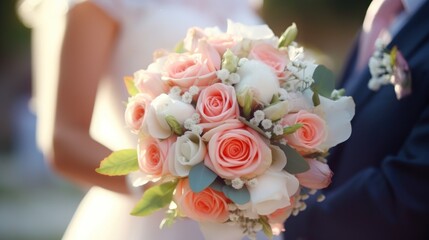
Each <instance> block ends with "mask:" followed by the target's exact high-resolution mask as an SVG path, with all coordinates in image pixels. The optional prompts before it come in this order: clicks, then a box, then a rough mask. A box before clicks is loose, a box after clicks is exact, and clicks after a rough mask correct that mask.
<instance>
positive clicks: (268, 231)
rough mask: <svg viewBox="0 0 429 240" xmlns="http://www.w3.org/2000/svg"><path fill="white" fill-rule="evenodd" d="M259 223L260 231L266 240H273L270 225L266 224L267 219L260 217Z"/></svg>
mask: <svg viewBox="0 0 429 240" xmlns="http://www.w3.org/2000/svg"><path fill="white" fill-rule="evenodd" d="M259 223H260V224H261V225H262V231H263V232H264V234H265V236H267V237H268V239H273V230H272V229H271V225H270V224H269V223H268V218H267V217H260V218H259Z"/></svg>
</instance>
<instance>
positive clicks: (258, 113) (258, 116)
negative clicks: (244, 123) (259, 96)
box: [254, 110, 265, 122]
mask: <svg viewBox="0 0 429 240" xmlns="http://www.w3.org/2000/svg"><path fill="white" fill-rule="evenodd" d="M254 118H255V119H256V121H258V122H261V121H262V120H264V118H265V113H264V111H262V110H257V111H255V113H254Z"/></svg>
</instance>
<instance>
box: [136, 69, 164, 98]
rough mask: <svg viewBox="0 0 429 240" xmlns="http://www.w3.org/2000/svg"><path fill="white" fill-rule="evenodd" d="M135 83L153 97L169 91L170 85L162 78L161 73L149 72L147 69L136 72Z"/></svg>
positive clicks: (143, 91)
mask: <svg viewBox="0 0 429 240" xmlns="http://www.w3.org/2000/svg"><path fill="white" fill-rule="evenodd" d="M134 84H135V86H136V88H137V89H138V90H139V91H140V92H142V93H145V94H147V95H149V96H150V97H151V98H152V99H154V98H155V97H157V96H158V95H160V94H162V93H168V91H169V90H170V87H169V86H168V85H167V83H166V82H164V81H162V80H161V74H160V73H153V72H148V71H146V70H140V71H137V72H135V73H134Z"/></svg>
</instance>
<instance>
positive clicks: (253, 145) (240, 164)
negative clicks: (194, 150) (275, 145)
mask: <svg viewBox="0 0 429 240" xmlns="http://www.w3.org/2000/svg"><path fill="white" fill-rule="evenodd" d="M203 139H204V140H207V141H208V145H207V146H208V154H207V155H206V158H205V160H204V163H205V164H206V166H207V167H209V168H210V169H211V170H213V171H214V172H215V173H216V174H217V175H219V176H220V177H222V178H226V179H234V178H237V177H245V178H252V177H255V176H258V175H260V174H262V173H264V172H265V170H267V169H268V167H269V166H270V165H271V162H272V155H271V150H270V147H269V145H268V144H267V143H265V142H264V140H263V139H262V138H261V137H260V136H259V134H258V133H257V132H256V131H254V130H253V129H251V128H249V127H247V126H245V125H244V124H243V123H241V122H240V121H238V120H229V121H227V122H226V123H224V124H222V125H219V126H218V127H216V128H213V129H211V130H210V131H208V132H207V133H205V134H204V135H203Z"/></svg>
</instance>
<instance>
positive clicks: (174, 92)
mask: <svg viewBox="0 0 429 240" xmlns="http://www.w3.org/2000/svg"><path fill="white" fill-rule="evenodd" d="M181 92H182V90H181V89H180V87H178V86H174V87H172V88H171V89H170V95H173V96H177V95H179V96H180V93H181Z"/></svg>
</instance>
